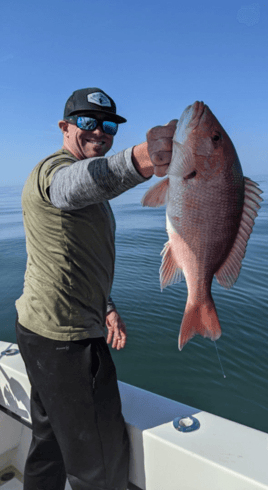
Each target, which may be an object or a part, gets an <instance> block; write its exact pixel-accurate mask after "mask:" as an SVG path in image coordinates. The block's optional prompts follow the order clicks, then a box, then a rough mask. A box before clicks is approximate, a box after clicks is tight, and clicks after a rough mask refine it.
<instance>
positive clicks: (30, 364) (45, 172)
mask: <svg viewBox="0 0 268 490" xmlns="http://www.w3.org/2000/svg"><path fill="white" fill-rule="evenodd" d="M124 122H126V119H124V118H123V117H121V116H119V115H118V114H117V113H116V106H115V103H114V101H113V100H112V98H111V97H109V96H108V95H107V94H106V93H105V92H103V90H101V89H99V88H88V89H81V90H77V91H75V92H74V93H73V94H72V95H71V97H70V98H69V99H68V100H67V103H66V105H65V110H64V117H63V120H61V121H60V122H59V127H60V129H61V131H62V133H63V143H64V144H63V148H62V150H59V151H57V152H56V153H54V154H53V155H50V156H49V157H48V158H46V159H45V160H42V162H40V163H39V164H38V165H37V166H36V167H35V168H34V169H33V171H32V173H31V174H30V176H29V178H28V180H27V182H26V184H25V187H24V190H23V195H22V206H23V217H24V227H25V233H26V246H27V253H28V259H27V268H26V273H25V281H24V290H23V294H22V296H21V297H20V298H19V299H18V300H17V302H16V307H17V311H18V321H17V325H16V328H17V340H18V344H19V347H20V351H21V354H22V357H23V359H24V362H25V365H26V369H27V372H28V375H29V379H30V382H31V386H32V391H31V414H32V422H33V438H32V443H31V447H30V450H29V454H28V458H27V462H26V466H25V474H24V490H63V489H64V486H65V481H66V475H67V476H68V479H69V482H70V484H71V487H72V489H73V490H89V489H91V490H125V489H126V488H127V483H128V463H129V451H128V438H127V433H126V428H125V422H124V419H123V416H122V413H121V402H120V396H119V392H118V387H117V379H116V372H115V367H114V364H113V361H112V359H111V355H110V352H109V349H108V346H107V344H106V341H105V337H104V335H105V331H104V326H105V324H106V326H107V328H108V337H107V343H110V342H112V347H113V348H116V349H118V350H119V349H121V348H123V347H124V346H125V344H126V328H125V325H124V322H123V321H122V320H121V318H120V315H119V314H118V312H117V311H116V307H115V305H114V303H113V301H112V299H111V298H110V296H109V295H110V291H111V287H112V281H113V273H114V230H115V223H114V217H113V213H112V210H111V208H110V205H109V203H108V200H109V199H112V198H113V197H116V196H117V195H119V194H121V193H122V192H124V191H126V190H128V189H130V188H131V187H134V186H136V185H137V184H139V183H141V182H144V181H145V180H146V179H147V178H149V177H151V176H152V175H153V173H155V174H156V175H158V176H163V175H164V174H165V173H166V170H167V167H168V165H169V163H170V159H171V151H172V137H173V133H174V129H175V121H171V122H170V123H169V124H168V125H166V126H164V127H161V126H159V127H156V128H153V129H151V130H150V131H149V133H148V141H147V142H145V143H142V144H140V145H137V146H134V147H133V148H129V149H127V150H125V151H122V152H120V153H118V154H116V155H113V156H111V157H108V158H105V157H104V155H105V154H106V153H107V152H108V151H109V150H110V148H111V147H112V144H113V137H114V136H115V134H116V132H117V128H118V124H121V123H124Z"/></svg>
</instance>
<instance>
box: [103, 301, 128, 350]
mask: <svg viewBox="0 0 268 490" xmlns="http://www.w3.org/2000/svg"><path fill="white" fill-rule="evenodd" d="M106 327H107V328H108V335H107V344H110V342H111V341H113V343H112V348H113V349H117V350H120V349H123V348H124V347H125V345H126V341H127V331H126V325H125V324H124V322H123V320H122V319H121V317H120V315H119V313H117V311H116V310H112V311H110V312H109V313H107V315H106Z"/></svg>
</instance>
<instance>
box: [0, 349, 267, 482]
mask: <svg viewBox="0 0 268 490" xmlns="http://www.w3.org/2000/svg"><path fill="white" fill-rule="evenodd" d="M118 384H119V389H120V395H121V400H122V410H123V415H124V417H125V420H126V424H127V429H128V433H129V438H130V444H131V447H130V477H129V480H130V481H129V486H128V490H257V489H258V490H261V489H262V490H265V489H266V490H268V461H267V457H268V434H266V433H264V432H261V431H259V430H256V429H252V428H250V427H246V426H243V425H241V424H238V423H236V422H232V421H230V420H226V419H224V418H222V417H218V416H216V415H213V414H210V413H207V412H204V411H201V410H198V409H196V408H194V407H190V406H188V405H184V404H182V403H179V402H177V401H174V400H170V399H168V398H165V397H162V396H159V395H157V394H155V393H150V392H148V391H146V390H143V389H140V388H137V387H135V386H132V385H129V384H127V383H123V382H121V381H119V382H118ZM31 432H32V424H31V414H30V383H29V379H28V376H27V373H26V370H25V366H24V362H23V360H22V358H21V355H20V352H19V349H18V346H17V344H14V343H8V342H2V341H0V487H1V486H3V490H21V489H22V488H23V469H24V465H25V461H26V457H27V453H28V449H29V445H30V441H31ZM65 490H71V487H70V485H69V483H68V482H67V483H66V488H65Z"/></svg>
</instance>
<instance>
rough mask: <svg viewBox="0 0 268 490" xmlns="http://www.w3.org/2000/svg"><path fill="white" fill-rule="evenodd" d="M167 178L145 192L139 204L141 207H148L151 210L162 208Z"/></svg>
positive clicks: (167, 182) (164, 200)
mask: <svg viewBox="0 0 268 490" xmlns="http://www.w3.org/2000/svg"><path fill="white" fill-rule="evenodd" d="M168 184H169V178H168V177H166V178H165V179H163V180H161V182H157V183H156V184H155V185H153V186H152V187H150V189H149V190H148V191H147V192H145V194H144V196H143V198H142V200H141V203H142V205H143V206H149V207H151V208H158V207H159V206H163V205H164V204H165V202H166V193H167V190H168Z"/></svg>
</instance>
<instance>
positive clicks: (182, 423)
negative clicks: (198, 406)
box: [173, 416, 200, 432]
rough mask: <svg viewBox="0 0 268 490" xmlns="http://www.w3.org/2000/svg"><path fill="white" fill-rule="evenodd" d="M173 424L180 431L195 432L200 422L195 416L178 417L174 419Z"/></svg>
mask: <svg viewBox="0 0 268 490" xmlns="http://www.w3.org/2000/svg"><path fill="white" fill-rule="evenodd" d="M173 426H174V427H175V429H176V430H178V431H179V432H193V431H194V430H197V429H199V427H200V422H199V420H197V419H196V418H195V417H192V416H186V417H177V418H175V419H174V420H173Z"/></svg>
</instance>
